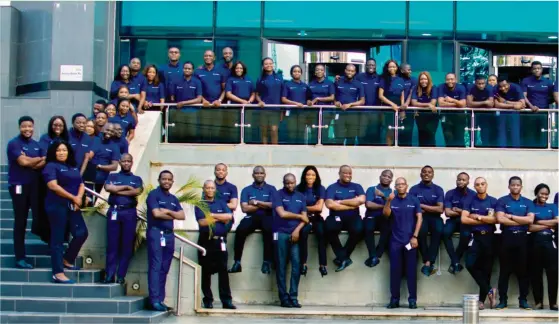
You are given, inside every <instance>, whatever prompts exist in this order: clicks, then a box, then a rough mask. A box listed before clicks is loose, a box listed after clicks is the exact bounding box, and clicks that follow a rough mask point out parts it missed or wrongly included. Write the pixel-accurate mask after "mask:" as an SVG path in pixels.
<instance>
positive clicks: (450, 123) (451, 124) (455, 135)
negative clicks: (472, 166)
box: [437, 73, 470, 147]
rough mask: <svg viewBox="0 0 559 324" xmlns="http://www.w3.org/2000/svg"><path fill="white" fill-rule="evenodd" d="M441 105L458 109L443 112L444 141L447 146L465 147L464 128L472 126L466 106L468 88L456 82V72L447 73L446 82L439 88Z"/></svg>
mask: <svg viewBox="0 0 559 324" xmlns="http://www.w3.org/2000/svg"><path fill="white" fill-rule="evenodd" d="M437 96H438V97H439V98H438V100H437V101H438V104H439V107H450V108H456V111H449V110H444V111H442V112H441V124H442V126H443V135H444V141H445V143H446V146H447V147H464V128H465V127H469V126H470V122H469V120H470V119H469V116H470V114H469V113H467V112H466V111H463V110H462V109H461V108H464V107H466V89H465V88H464V86H463V85H461V84H458V83H456V74H454V73H447V74H446V78H445V83H444V84H441V85H440V86H439V88H438V89H437Z"/></svg>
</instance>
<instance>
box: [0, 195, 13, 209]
mask: <svg viewBox="0 0 559 324" xmlns="http://www.w3.org/2000/svg"><path fill="white" fill-rule="evenodd" d="M9 194H10V193H9V192H8V195H9ZM12 206H13V204H12V199H10V198H7V199H4V198H0V209H12V208H13V207H12Z"/></svg>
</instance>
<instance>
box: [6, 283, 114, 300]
mask: <svg viewBox="0 0 559 324" xmlns="http://www.w3.org/2000/svg"><path fill="white" fill-rule="evenodd" d="M124 294H125V287H124V285H119V284H116V283H114V284H100V283H97V284H71V285H61V284H55V283H43V282H0V295H1V296H4V297H7V296H12V297H61V298H113V297H120V296H124Z"/></svg>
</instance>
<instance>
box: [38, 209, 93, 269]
mask: <svg viewBox="0 0 559 324" xmlns="http://www.w3.org/2000/svg"><path fill="white" fill-rule="evenodd" d="M46 211H47V215H48V217H49V222H50V253H51V259H52V273H53V274H57V273H63V272H64V264H63V262H62V259H63V258H64V260H66V261H67V262H68V263H70V264H74V261H76V257H77V256H78V253H79V252H80V249H81V248H82V245H83V244H84V243H85V240H86V239H87V236H88V232H87V227H86V226H85V222H84V220H83V216H82V213H81V211H79V210H78V211H72V210H70V208H68V204H57V203H50V204H48V203H47V204H46ZM68 223H69V228H70V233H71V234H72V240H71V241H70V244H69V245H68V249H67V250H66V253H63V252H64V245H63V244H64V237H65V234H66V228H67V227H66V225H67V224H68ZM63 254H64V255H63Z"/></svg>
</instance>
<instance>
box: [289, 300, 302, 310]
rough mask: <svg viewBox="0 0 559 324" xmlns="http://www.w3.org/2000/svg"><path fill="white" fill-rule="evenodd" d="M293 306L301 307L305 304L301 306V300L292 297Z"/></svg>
mask: <svg viewBox="0 0 559 324" xmlns="http://www.w3.org/2000/svg"><path fill="white" fill-rule="evenodd" d="M291 306H293V308H301V307H303V306H301V304H299V301H298V300H297V299H292V300H291Z"/></svg>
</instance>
